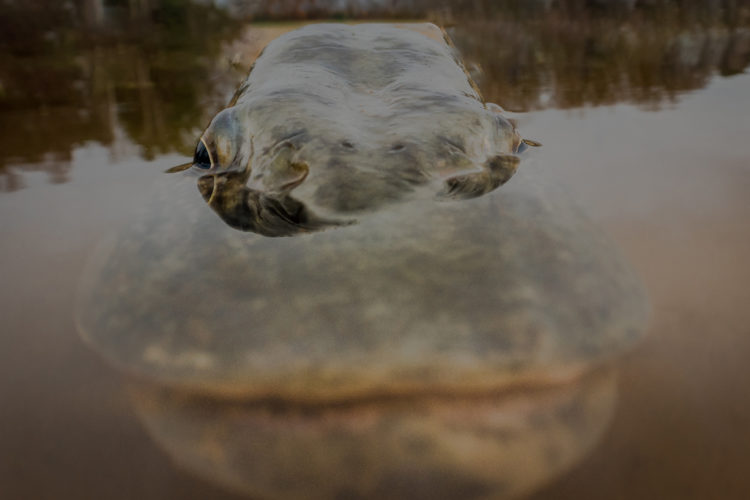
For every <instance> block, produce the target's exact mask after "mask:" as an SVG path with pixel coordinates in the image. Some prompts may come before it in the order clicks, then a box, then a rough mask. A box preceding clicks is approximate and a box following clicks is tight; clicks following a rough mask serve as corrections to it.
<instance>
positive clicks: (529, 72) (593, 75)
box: [452, 0, 750, 110]
mask: <svg viewBox="0 0 750 500" xmlns="http://www.w3.org/2000/svg"><path fill="white" fill-rule="evenodd" d="M506 3H507V2H506ZM584 3H585V2H577V3H576V2H573V1H568V2H558V4H557V7H554V8H548V9H543V10H535V11H531V10H528V9H527V10H525V11H518V10H508V11H502V12H500V11H496V10H494V9H488V12H485V13H484V14H485V15H484V16H478V17H474V20H467V21H465V22H461V21H460V18H459V22H458V24H457V26H456V28H455V29H454V30H453V31H452V35H453V37H454V39H455V41H456V43H457V45H458V46H459V47H460V48H461V50H462V53H463V54H464V55H465V57H466V58H467V59H469V60H470V61H472V62H475V63H478V64H479V66H481V68H482V69H483V71H484V78H483V79H482V85H481V86H482V87H483V90H484V92H485V94H486V97H487V98H488V99H490V100H497V101H498V102H500V103H502V104H503V105H504V106H506V107H508V108H509V109H514V110H530V109H538V108H543V107H550V106H551V107H561V108H572V107H579V106H585V105H602V104H612V103H615V102H620V101H626V102H634V103H638V104H642V105H646V106H650V107H653V106H657V105H658V104H659V103H660V102H662V101H664V100H668V101H669V100H674V99H675V98H676V96H677V95H678V94H680V93H682V92H685V91H688V90H693V89H698V88H701V87H703V86H704V85H705V84H706V83H707V81H708V80H709V78H710V77H711V76H712V75H714V74H715V73H717V72H718V73H720V74H722V75H729V74H734V73H738V72H741V71H742V70H743V69H744V68H745V67H746V66H747V65H748V63H750V30H749V29H748V28H747V27H744V26H747V25H750V22H748V21H750V19H748V17H750V15H748V14H749V13H750V12H746V11H742V10H739V9H737V10H735V11H732V12H734V15H729V14H727V13H728V12H730V11H729V10H728V9H726V8H719V7H720V6H721V4H722V2H688V1H685V2H684V6H683V7H682V8H679V9H678V8H675V7H674V5H672V4H671V3H670V2H668V1H664V2H658V1H656V0H653V1H652V2H648V4H649V5H650V7H648V8H646V7H642V8H640V7H638V5H637V4H636V6H635V7H634V8H632V9H626V10H616V9H615V10H601V9H600V8H591V7H588V8H585V6H584ZM592 3H596V4H601V3H605V2H604V1H603V0H602V1H600V2H589V4H592ZM610 3H612V4H615V3H617V2H610ZM619 3H620V4H621V5H624V4H632V3H634V2H629V3H628V2H624V1H623V2H619ZM641 3H643V4H646V2H641ZM712 6H714V7H716V6H719V7H716V8H712ZM727 19H730V20H731V23H729V22H727Z"/></svg>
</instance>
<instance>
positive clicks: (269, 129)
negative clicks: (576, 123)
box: [194, 24, 525, 236]
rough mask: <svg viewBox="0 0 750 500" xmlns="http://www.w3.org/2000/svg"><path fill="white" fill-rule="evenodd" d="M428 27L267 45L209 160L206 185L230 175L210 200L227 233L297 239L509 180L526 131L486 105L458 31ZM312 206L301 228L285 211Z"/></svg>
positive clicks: (226, 114) (306, 35)
mask: <svg viewBox="0 0 750 500" xmlns="http://www.w3.org/2000/svg"><path fill="white" fill-rule="evenodd" d="M416 28H418V30H417V29H416ZM416 28H415V27H414V26H412V29H408V28H407V27H406V26H404V27H394V26H385V25H380V24H362V25H355V26H348V25H343V24H316V25H311V26H307V27H305V28H302V29H298V30H295V31H293V32H290V33H287V34H285V35H283V36H281V37H279V38H278V39H276V40H274V41H273V42H271V43H270V44H269V45H268V46H267V47H266V48H265V50H264V51H263V53H262V54H261V56H260V57H259V58H258V59H257V61H256V62H255V64H254V66H253V68H252V69H251V71H250V74H249V75H248V77H247V79H246V80H245V82H243V84H242V85H241V86H240V88H239V89H238V91H237V93H236V95H235V97H234V98H233V99H232V101H231V103H230V106H229V107H228V108H227V109H225V110H223V111H221V112H220V113H218V114H217V115H216V117H215V118H214V119H213V121H212V122H211V124H210V125H209V126H208V128H207V129H206V131H205V132H204V133H203V135H202V137H201V139H200V141H199V144H198V148H197V149H196V158H195V161H194V162H195V164H196V165H198V166H199V168H205V167H206V163H205V159H206V157H208V158H209V159H210V162H209V166H210V168H209V171H210V172H209V173H208V174H207V175H206V177H208V178H209V180H210V178H213V177H217V176H218V177H224V179H222V180H221V181H217V182H209V180H207V181H205V182H204V185H203V187H202V189H201V192H202V193H203V194H204V197H205V199H206V201H207V202H208V203H209V204H210V205H211V206H212V208H214V210H215V211H216V212H217V213H218V214H219V215H220V216H221V217H222V218H223V219H224V220H225V222H227V223H228V224H230V225H232V226H233V227H235V228H237V229H241V230H256V231H257V232H260V233H261V234H264V235H266V236H287V235H290V234H294V233H295V232H307V231H310V230H317V229H321V228H324V227H328V226H333V225H339V224H342V223H349V222H350V221H351V220H352V216H353V214H356V215H357V216H362V214H363V213H364V212H367V211H372V210H377V209H379V208H381V207H383V206H385V205H387V204H389V203H393V202H397V201H403V200H407V199H413V198H418V197H429V196H439V197H441V198H442V199H467V198H473V197H477V196H482V195H484V194H486V193H488V192H490V191H492V190H494V189H496V188H498V187H499V186H500V185H502V184H503V183H505V182H506V181H507V180H508V179H510V177H511V176H512V175H513V174H514V173H515V171H516V169H517V167H518V157H517V156H516V153H517V152H519V151H520V150H521V149H523V146H524V144H525V143H524V142H523V140H522V139H521V137H520V135H519V134H518V131H517V130H516V127H515V125H514V124H513V123H512V122H511V121H509V120H507V119H506V118H504V117H503V115H502V113H501V109H500V107H499V106H497V105H494V104H487V103H485V102H484V101H483V99H482V97H481V95H480V93H479V91H478V89H477V87H476V85H475V84H474V83H473V81H472V80H471V78H470V77H469V75H468V74H467V72H466V71H465V69H464V66H463V64H462V63H461V61H460V59H459V57H458V54H457V52H456V50H455V49H454V48H453V46H452V44H450V40H449V39H448V37H447V35H446V34H445V32H443V31H442V30H440V29H439V28H437V27H436V26H434V25H427V24H426V25H417V27H416ZM420 31H421V32H420ZM430 35H431V36H430ZM204 150H205V152H204ZM228 171H234V172H238V173H241V174H242V175H241V176H239V175H235V176H227V172H228ZM209 187H210V189H209ZM222 189H226V191H227V193H224V194H221V195H219V194H216V192H217V191H219V190H222ZM290 198H293V200H294V201H289V199H290ZM274 200H275V201H277V202H278V203H275V201H274ZM299 203H301V204H302V206H304V207H306V212H305V216H304V217H302V218H301V219H298V217H297V215H298V213H296V212H294V211H292V212H288V213H287V212H284V211H283V209H284V207H286V206H292V207H294V208H295V209H296V208H298V206H299ZM269 206H274V207H277V208H280V209H281V211H277V210H269V209H268V207H269ZM272 218H275V219H278V220H277V221H272V220H271V219H272Z"/></svg>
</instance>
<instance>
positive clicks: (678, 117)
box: [0, 9, 750, 500]
mask: <svg viewBox="0 0 750 500" xmlns="http://www.w3.org/2000/svg"><path fill="white" fill-rule="evenodd" d="M115 14H116V12H115ZM204 14H205V13H204V12H202V11H200V10H198V11H190V10H189V9H188V11H187V12H186V13H184V16H183V17H184V19H183V18H180V19H182V20H183V21H184V22H185V23H187V25H188V26H191V25H190V22H191V19H192V20H193V21H195V18H196V16H203V15H204ZM645 14H648V13H644V12H639V13H638V17H637V18H628V20H627V22H626V23H625V24H624V25H621V26H620V28H619V31H618V33H621V34H623V35H622V39H617V40H613V37H612V36H600V35H601V33H603V32H606V24H607V23H608V22H612V21H610V20H607V19H601V18H595V19H594V18H591V19H584V20H579V21H578V22H579V23H582V24H581V25H580V26H578V27H577V28H576V29H573V28H571V27H570V26H569V24H570V23H569V22H568V21H565V18H563V17H561V16H562V14H560V13H559V12H556V11H552V12H550V13H548V14H546V15H545V16H543V17H542V18H541V19H542V20H541V21H539V18H538V17H537V18H536V20H535V21H533V22H532V24H530V25H528V26H527V29H526V30H523V29H521V28H517V29H516V31H508V30H502V29H500V27H501V26H504V25H503V24H502V23H507V22H508V21H507V19H506V20H504V21H500V20H498V21H484V22H482V23H478V24H474V25H471V26H472V28H471V29H469V28H468V25H467V26H461V25H460V24H459V25H457V27H456V28H454V32H453V33H452V35H453V37H454V39H455V40H456V43H457V45H458V46H459V47H460V48H462V50H464V53H465V54H466V55H467V60H468V61H469V62H472V61H473V62H475V63H476V68H475V69H476V71H477V72H478V73H477V76H478V78H479V81H480V86H481V87H482V89H483V91H484V92H485V95H486V97H487V98H488V100H491V101H494V102H498V103H500V104H502V105H504V106H505V107H506V108H508V109H511V110H513V111H517V112H518V113H516V114H515V115H514V116H515V117H516V118H517V119H518V120H519V122H520V127H521V128H522V130H523V131H524V134H525V135H526V136H528V137H533V138H535V139H538V140H540V141H541V142H543V143H544V147H543V148H541V149H539V150H537V151H534V153H533V155H532V156H531V157H530V158H529V159H528V160H526V161H525V162H524V163H523V164H522V168H533V169H544V170H547V171H548V172H549V175H552V176H554V177H555V178H556V179H558V180H559V182H560V183H561V184H563V185H564V186H565V187H566V189H567V190H568V191H569V192H570V193H571V194H572V195H573V196H574V197H575V198H576V199H577V200H578V202H579V203H580V205H581V206H582V207H583V208H584V209H585V210H586V211H587V212H588V213H589V214H590V215H591V216H592V217H593V218H594V219H595V220H596V221H597V222H598V223H599V224H600V225H601V226H602V228H603V229H604V230H605V231H606V232H607V233H608V234H609V235H610V236H611V237H612V238H613V239H614V241H615V242H616V243H617V244H618V245H619V247H620V248H621V249H622V251H623V253H624V254H625V256H626V257H627V258H628V259H629V261H630V262H631V264H632V265H633V267H634V268H635V269H636V271H637V272H638V274H639V275H640V277H641V279H642V280H643V282H644V284H645V287H646V289H647V292H648V294H649V299H650V301H651V305H652V319H651V327H650V330H649V335H648V337H647V339H646V340H645V341H644V342H643V343H642V344H641V345H640V346H639V347H638V348H637V349H636V350H635V351H633V352H632V353H630V354H628V355H627V356H626V357H624V358H623V359H621V360H619V361H618V362H617V367H616V368H617V370H618V371H619V394H618V400H617V405H616V408H615V414H614V417H613V419H612V421H611V423H610V425H609V428H608V430H607V431H606V433H605V435H604V436H603V438H602V439H601V440H600V442H599V444H598V445H597V446H596V447H595V448H594V450H593V451H592V452H591V453H590V454H589V455H588V456H587V457H586V458H585V459H583V460H582V461H581V462H580V463H578V464H577V465H576V466H575V467H573V468H572V469H571V470H569V471H568V472H566V473H565V474H563V475H562V476H561V477H558V478H556V479H554V480H553V481H552V482H550V483H548V484H546V485H542V486H541V487H540V489H539V490H538V491H537V492H536V493H534V494H533V495H532V498H534V499H536V500H541V499H548V498H549V499H551V498H555V499H559V498H576V499H580V498H592V499H593V498H614V499H631V498H639V499H640V498H689V499H693V498H694V499H704V498H725V499H733V498H737V499H740V498H747V497H748V495H750V476H749V475H748V474H747V470H748V469H750V395H749V394H748V389H747V381H748V380H750V363H749V362H748V359H750V307H748V305H749V304H750V287H748V285H747V283H748V282H750V264H748V260H747V256H748V255H750V224H749V223H748V220H750V140H748V138H750V75H748V74H745V73H744V71H745V68H746V66H747V62H748V60H750V55H749V54H750V41H748V36H747V32H746V31H745V32H743V31H742V30H741V29H740V28H737V27H736V26H727V25H724V24H721V20H719V21H716V22H717V23H719V24H716V25H714V26H711V27H705V26H703V25H699V24H689V20H688V21H686V20H685V18H689V17H690V16H686V15H682V16H678V17H679V22H677V21H675V24H667V25H664V26H665V27H663V29H659V30H656V29H655V28H653V26H652V25H650V24H648V22H646V21H643V17H644V16H645ZM113 15H114V14H113ZM211 15H212V16H213V15H217V14H215V13H213V11H212V13H211ZM201 19H202V20H204V21H205V22H217V23H224V18H222V17H221V16H219V17H218V18H217V19H214V20H211V19H209V18H206V17H202V18H201ZM206 19H208V20H206ZM670 19H671V18H670ZM155 22H158V19H157V21H155ZM566 22H568V24H566ZM618 22H620V21H618ZM192 26H193V28H189V29H194V30H195V29H199V28H196V27H195V23H194V22H193V25H192ZM222 26H223V24H222ZM566 27H567V28H566ZM289 28H290V26H287V25H283V26H281V25H273V26H270V27H269V26H268V25H265V26H255V27H250V28H249V29H248V28H246V27H242V26H238V27H236V28H234V29H230V28H227V29H226V30H225V31H222V32H221V33H220V36H217V38H216V40H215V43H212V44H206V45H205V46H203V48H201V49H200V50H203V52H200V51H198V49H197V48H196V47H194V46H192V45H190V44H191V43H193V42H191V41H190V40H189V37H188V39H187V40H186V38H185V37H184V33H180V32H179V31H178V32H174V31H169V30H168V29H166V28H165V29H161V28H160V29H159V30H157V33H156V35H153V36H154V38H149V39H146V40H145V41H143V40H141V41H138V40H133V39H132V38H129V37H128V36H127V34H123V35H117V34H115V35H112V34H110V35H107V36H103V35H101V33H98V32H97V33H98V34H97V35H96V36H97V37H99V38H96V37H95V38H94V41H93V42H92V41H91V40H88V41H87V42H86V43H85V44H83V43H81V44H79V45H76V46H75V47H73V48H71V46H69V44H70V43H72V42H69V41H67V42H66V40H69V39H70V38H71V36H73V35H75V33H77V32H76V31H75V30H73V31H71V32H70V33H69V32H65V33H61V32H57V31H54V30H53V31H48V32H44V33H42V35H40V37H39V40H41V41H39V44H40V45H39V44H37V45H38V46H37V45H34V47H32V48H28V49H24V50H21V49H19V48H18V46H19V45H18V44H19V43H21V42H18V40H17V39H13V40H11V41H10V42H8V41H7V40H6V45H9V46H11V47H12V48H13V51H11V52H9V53H12V54H13V55H12V56H11V55H7V54H8V53H6V55H5V56H3V58H2V59H0V76H1V77H0V83H2V85H1V86H0V91H1V92H0V105H2V108H0V109H1V110H2V111H1V114H0V122H2V124H3V134H2V136H0V144H2V146H3V148H2V149H3V151H4V154H3V155H2V156H3V158H2V159H1V160H0V179H2V180H1V181H0V187H2V191H0V257H2V258H0V322H1V323H0V498H9V499H25V498H29V499H31V498H34V499H38V498H55V499H67V498H71V499H78V498H106V499H117V498H123V499H130V498H146V499H148V498H153V499H157V498H158V499H163V498H174V499H193V498H215V499H222V498H225V499H230V498H242V497H240V496H237V495H236V494H233V493H230V492H227V491H226V490H224V489H222V488H221V487H219V486H216V485H213V484H211V483H209V482H206V481H203V480H201V479H197V478H196V477H194V476H193V475H191V474H189V473H187V472H184V471H182V470H181V469H180V468H179V467H176V466H175V465H174V464H173V462H172V460H171V459H170V458H169V457H168V456H167V455H166V454H165V453H164V452H163V451H162V450H161V449H160V448H159V447H158V446H157V445H156V444H155V443H154V441H153V440H152V439H151V438H150V437H149V435H148V434H147V433H146V431H145V430H144V428H143V427H142V426H141V425H140V423H139V421H138V420H137V419H136V417H135V415H134V410H133V409H132V406H131V403H130V401H129V399H128V395H127V392H126V390H125V385H124V383H123V382H124V381H123V378H122V376H121V375H120V374H119V373H118V372H116V371H115V370H113V369H112V368H111V367H110V366H108V365H107V364H105V363H104V362H103V361H102V360H101V359H100V358H99V356H97V355H96V354H95V353H94V352H92V351H91V350H89V349H88V348H87V347H85V346H84V345H83V344H82V343H81V341H80V340H79V337H78V334H77V332H76V329H75V325H74V323H73V319H72V311H73V307H74V291H75V287H76V283H77V281H78V278H79V275H80V273H81V270H82V268H83V265H84V263H85V261H86V258H87V255H88V252H89V250H90V249H91V247H92V246H93V245H94V244H95V242H96V241H97V240H98V239H99V237H100V236H101V234H103V233H104V232H105V231H106V230H107V229H108V228H110V227H112V226H113V225H116V224H118V223H122V222H123V220H124V219H125V217H126V215H124V214H126V213H127V210H128V208H129V207H132V206H133V205H137V204H139V203H140V202H142V201H143V200H144V198H145V196H146V189H145V187H146V186H148V184H149V183H150V182H151V180H152V179H153V176H154V175H159V172H161V171H162V170H164V169H165V168H167V167H170V166H172V165H175V164H177V163H181V162H183V161H185V159H186V156H187V155H189V154H190V151H191V149H192V146H193V141H194V140H195V138H196V137H197V134H198V132H199V131H200V128H201V127H202V126H203V125H205V121H206V119H207V117H209V116H211V115H212V114H213V113H214V112H216V110H217V109H220V107H221V103H222V102H224V101H225V100H226V99H227V96H228V95H231V91H232V89H233V86H234V83H235V82H236V80H237V78H239V77H240V76H241V74H242V71H243V68H244V67H246V65H247V64H248V61H249V59H251V58H252V56H248V55H247V54H246V53H242V54H240V53H238V52H237V50H236V47H238V46H247V44H248V40H250V42H252V43H253V44H255V45H253V46H257V47H258V49H259V48H260V47H262V45H263V44H265V43H266V42H267V41H268V40H270V39H272V38H273V37H274V36H277V35H278V34H279V33H281V32H283V31H284V30H286V29H289ZM75 29H77V30H81V29H83V28H80V27H78V28H75ZM180 29H185V28H184V27H182V28H180ZM483 30H484V31H483ZM34 33H36V32H34V31H32V32H30V33H25V34H23V36H25V37H27V39H29V40H31V39H33V40H36V38H34V36H35V35H34ZM45 33H47V34H46V35H45ZM49 33H51V34H49ZM71 33H72V35H71ZM87 33H89V32H87ZM175 33H177V34H175ZM472 33H475V34H476V33H479V34H480V35H481V36H480V37H479V38H480V39H481V40H485V43H484V45H482V44H481V43H478V42H477V39H476V38H472ZM576 33H585V34H586V35H587V38H586V37H584V38H585V39H582V38H581V37H580V36H577V35H575V34H576ZM743 33H744V34H743ZM574 35H575V36H574ZM19 36H20V35H19ZM482 36H483V38H482ZM65 37H67V38H65ZM108 37H109V38H108ZM118 37H119V38H118ZM73 38H75V37H74V36H73ZM238 40H239V41H243V40H244V41H243V42H242V43H239V42H238ZM638 40H650V44H646V43H645V42H639V41H638ZM11 42H12V43H11ZM167 42H174V43H167ZM13 44H16V45H13ZM66 44H68V45H66ZM149 44H151V45H149ZM238 44H239V45H238ZM493 44H494V45H493ZM513 44H515V45H513ZM628 44H630V45H628ZM21 45H23V44H21ZM154 47H157V48H156V49H154ZM582 47H583V48H588V49H587V50H584V51H581V50H579V49H580V48H582ZM649 47H650V48H651V51H650V52H649V51H648V50H646V49H648V48H649ZM655 47H656V48H655ZM662 48H663V50H662ZM659 50H662V51H661V52H659ZM592 54H593V55H592ZM532 56H533V57H532ZM235 67H236V68H235ZM479 68H481V72H480V71H479ZM504 96H507V97H506V98H504ZM511 182H512V181H511Z"/></svg>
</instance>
